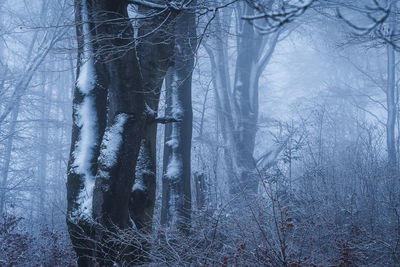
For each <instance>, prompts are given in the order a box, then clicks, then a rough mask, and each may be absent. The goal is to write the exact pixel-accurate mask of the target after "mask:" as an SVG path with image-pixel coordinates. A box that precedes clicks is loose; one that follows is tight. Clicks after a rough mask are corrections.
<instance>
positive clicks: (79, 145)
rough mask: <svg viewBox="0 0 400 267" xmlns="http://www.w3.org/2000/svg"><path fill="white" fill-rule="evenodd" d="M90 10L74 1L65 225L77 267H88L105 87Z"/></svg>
mask: <svg viewBox="0 0 400 267" xmlns="http://www.w3.org/2000/svg"><path fill="white" fill-rule="evenodd" d="M93 10H94V1H91V0H76V1H75V19H76V25H77V27H76V31H77V40H78V64H77V81H76V84H75V91H74V99H73V126H72V136H71V138H72V139H71V152H70V158H69V162H68V179H67V201H68V206H67V223H68V228H69V233H70V237H71V241H72V244H73V246H74V248H75V251H76V253H77V256H78V265H79V266H85V265H86V266H90V259H89V258H88V257H89V256H91V255H92V251H93V249H94V244H93V243H92V242H90V241H89V238H91V237H93V234H92V230H91V223H92V200H93V190H94V184H95V175H96V172H97V158H98V156H99V153H100V143H101V137H102V135H103V133H104V130H105V127H106V103H107V91H106V88H107V87H105V86H104V85H105V84H106V83H105V82H104V75H99V72H100V66H99V65H100V64H99V63H95V56H96V55H95V50H94V44H95V41H94V40H95V35H96V33H95V31H94V30H93V29H94V28H95V25H94V23H92V22H91V21H95V19H94V18H93V14H92V13H94V12H93ZM101 71H103V72H104V70H102V69H101ZM100 79H103V80H100Z"/></svg>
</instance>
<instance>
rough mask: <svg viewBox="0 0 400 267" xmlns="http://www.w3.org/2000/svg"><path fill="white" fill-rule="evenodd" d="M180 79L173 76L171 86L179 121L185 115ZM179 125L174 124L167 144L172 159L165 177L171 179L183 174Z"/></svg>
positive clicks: (174, 110) (173, 114)
mask: <svg viewBox="0 0 400 267" xmlns="http://www.w3.org/2000/svg"><path fill="white" fill-rule="evenodd" d="M178 81H179V79H178V77H177V75H176V73H174V75H173V81H172V84H171V87H172V88H171V91H172V92H171V102H172V110H171V111H172V116H173V117H174V118H177V119H179V118H180V117H181V116H182V115H183V110H182V108H181V103H180V101H179V99H178ZM179 127H180V124H179V123H172V132H171V139H170V140H168V141H167V142H166V144H167V145H168V146H170V147H171V148H172V155H171V159H170V161H169V163H168V166H167V171H166V173H165V176H166V177H167V178H169V179H176V178H178V177H179V175H180V174H181V172H182V159H181V156H180V155H179V154H178V153H177V149H178V147H179V143H180V135H179Z"/></svg>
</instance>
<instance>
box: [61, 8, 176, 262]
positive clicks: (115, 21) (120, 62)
mask: <svg viewBox="0 0 400 267" xmlns="http://www.w3.org/2000/svg"><path fill="white" fill-rule="evenodd" d="M128 4H129V3H128V2H127V1H122V0H119V1H111V0H102V1H91V0H88V1H85V0H76V1H75V16H76V25H77V29H76V30H77V39H78V70H77V71H78V75H77V77H78V78H77V82H76V87H75V92H74V111H73V119H74V124H73V132H72V142H71V153H70V160H69V167H68V182H67V193H68V217H67V222H68V226H69V232H70V236H71V240H72V243H73V245H74V248H75V250H76V252H77V254H78V257H79V259H78V264H79V265H80V266H87V265H90V264H94V262H93V261H92V260H91V258H92V257H93V258H94V259H95V260H96V261H97V262H99V263H100V264H102V265H109V264H111V263H112V262H119V263H128V262H129V263H130V264H132V263H133V262H136V261H138V260H142V258H141V255H140V251H138V250H137V249H136V248H135V247H134V244H130V245H128V246H127V247H125V249H122V247H118V244H115V243H114V242H113V240H112V233H114V232H116V231H117V230H118V229H126V228H129V227H134V225H135V224H136V223H135V222H137V224H138V225H137V227H139V228H141V227H143V224H144V223H145V222H147V223H148V222H149V219H148V217H149V215H151V214H150V213H151V211H152V205H154V204H152V203H151V202H153V203H154V200H152V199H151V198H153V195H152V194H154V192H152V190H153V189H151V188H148V189H149V190H148V194H149V195H148V196H149V198H150V205H147V204H146V205H141V204H140V203H141V202H147V201H146V199H145V197H146V195H145V194H138V192H137V190H136V189H137V186H136V187H134V184H135V178H134V176H135V170H136V173H138V170H137V169H136V166H137V163H138V157H139V152H140V148H141V145H142V144H143V146H142V148H143V149H142V151H146V150H148V148H149V146H151V145H153V144H154V141H153V134H154V130H152V129H149V128H147V129H148V133H149V134H148V135H147V136H146V138H145V139H144V142H142V137H143V136H144V135H145V130H146V125H148V124H150V123H155V122H156V118H155V116H156V114H155V113H153V112H149V108H146V104H145V100H146V97H147V100H149V98H151V96H156V99H153V100H152V101H155V102H156V103H157V102H158V99H157V97H158V96H159V90H160V81H162V79H163V74H164V73H165V71H164V67H161V68H160V69H158V68H157V67H158V65H157V64H158V63H160V62H161V64H162V65H164V64H166V66H168V61H167V62H165V61H164V62H163V60H168V58H170V56H171V55H169V54H168V53H169V49H168V48H169V47H171V46H170V45H160V43H157V42H155V43H154V42H152V41H156V40H157V38H159V37H160V36H158V35H157V32H156V33H155V34H152V33H153V32H152V30H153V29H154V28H147V27H144V28H142V30H144V32H146V31H147V36H146V35H145V36H146V38H149V39H145V40H150V42H149V43H150V44H151V45H150V46H149V47H145V46H144V47H142V48H139V49H143V50H145V51H146V52H145V53H146V54H147V55H148V53H149V52H150V51H152V49H155V50H154V51H158V53H155V56H154V57H151V58H150V59H149V61H148V62H145V60H148V59H146V58H142V60H141V62H140V63H139V62H138V60H137V51H139V49H137V48H136V47H135V45H134V29H133V26H132V24H131V18H130V17H129V16H128ZM150 7H151V6H150ZM167 11H168V12H164V13H163V14H164V15H163V16H165V17H164V19H161V20H160V21H161V22H162V23H161V24H160V25H158V26H159V27H160V28H161V29H160V28H159V29H160V31H165V32H168V28H169V23H170V22H169V19H170V18H172V17H173V16H171V15H170V12H169V10H167ZM172 13H173V12H172ZM150 22H151V23H150V26H152V25H154V24H153V22H152V21H150ZM163 41H164V40H163ZM149 43H146V45H148V44H149ZM163 49H165V50H163ZM171 52H172V49H171ZM165 53H166V54H165ZM165 55H166V56H165ZM158 56H159V57H158ZM141 66H143V68H141ZM142 78H143V79H146V80H145V81H143V80H142ZM152 78H155V79H154V81H151V82H149V80H150V79H152ZM146 90H149V91H146ZM150 90H151V91H150ZM149 102H150V101H149ZM148 106H149V107H150V111H151V106H155V104H151V103H150V104H148ZM152 142H153V143H152ZM151 151H152V148H150V153H148V152H145V153H142V155H141V157H140V159H139V162H140V161H143V160H144V159H145V157H146V154H147V155H151V156H152V154H151ZM153 155H154V154H153ZM143 177H144V176H139V175H138V178H139V179H143ZM151 177H153V176H151ZM151 177H150V178H151ZM136 182H140V181H136ZM151 182H153V181H151V179H150V180H148V181H146V183H151ZM132 191H133V192H132ZM138 196H140V198H138ZM132 201H134V202H132ZM146 210H147V211H146ZM130 211H132V213H133V214H132V215H131V214H130ZM149 211H150V212H149ZM150 222H151V220H150ZM146 227H147V228H149V226H148V225H146ZM132 242H133V241H132ZM115 246H117V249H116V248H115ZM118 248H119V249H118Z"/></svg>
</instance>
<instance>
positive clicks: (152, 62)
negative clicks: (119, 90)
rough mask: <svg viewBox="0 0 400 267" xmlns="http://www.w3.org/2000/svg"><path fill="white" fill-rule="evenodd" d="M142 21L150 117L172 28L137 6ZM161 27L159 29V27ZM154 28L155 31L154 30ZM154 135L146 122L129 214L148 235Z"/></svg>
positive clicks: (153, 186) (168, 58) (141, 53)
mask: <svg viewBox="0 0 400 267" xmlns="http://www.w3.org/2000/svg"><path fill="white" fill-rule="evenodd" d="M138 8H139V9H138V11H139V14H140V15H141V16H142V17H149V19H142V20H140V21H139V22H138V23H139V29H138V39H139V43H138V46H137V55H138V58H139V64H140V71H141V77H142V81H143V91H144V98H145V105H146V111H145V112H146V114H147V115H148V116H149V117H150V118H154V117H155V116H157V113H158V103H159V99H160V92H161V87H162V84H163V81H164V77H165V75H166V72H167V70H168V67H169V66H170V65H171V62H172V58H171V55H172V53H173V49H174V39H173V36H172V35H171V32H172V26H173V24H171V23H170V22H167V23H166V22H165V16H158V17H157V18H154V17H151V16H149V14H151V12H154V10H152V9H149V8H146V7H143V6H139V7H138ZM160 26H161V27H160ZM155 29H156V30H155ZM156 136H157V124H156V123H155V121H154V120H152V119H150V120H147V122H146V126H145V130H144V134H143V140H142V143H141V147H140V153H139V158H138V164H137V167H136V179H135V184H134V186H133V187H132V194H131V199H130V215H131V216H132V219H133V221H134V222H135V224H136V226H137V228H138V229H141V230H144V231H146V232H150V231H151V230H152V229H151V228H152V220H153V211H154V204H155V196H156V195H155V191H156V177H157V176H156V175H157V173H156V171H157V168H156V166H157V165H156V156H157V155H156V154H157V153H156V145H157V142H156Z"/></svg>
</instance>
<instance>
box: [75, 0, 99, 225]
mask: <svg viewBox="0 0 400 267" xmlns="http://www.w3.org/2000/svg"><path fill="white" fill-rule="evenodd" d="M88 20H89V16H88V10H87V6H86V1H82V21H83V30H82V34H83V36H84V44H83V53H81V56H80V64H81V68H80V73H79V77H78V79H77V87H78V88H79V90H80V92H81V93H82V94H83V100H82V103H81V104H80V105H77V106H75V109H76V114H77V115H76V116H77V117H76V124H77V126H78V127H79V128H80V136H79V140H78V141H77V143H76V147H75V151H74V164H73V167H74V171H75V172H76V173H77V174H80V175H82V178H83V188H82V190H81V192H80V194H79V196H78V199H77V204H78V207H79V208H78V210H76V211H75V212H74V213H73V214H72V217H73V218H85V219H87V218H91V214H92V198H93V189H94V175H93V173H92V170H91V163H92V161H93V149H94V147H95V146H96V142H97V138H96V132H97V116H96V114H95V112H96V109H95V106H94V102H95V99H94V97H93V96H92V95H90V93H91V92H92V90H93V89H94V86H95V82H96V73H95V68H94V57H93V49H92V44H91V37H90V29H89V25H88V23H86V22H87V21H88Z"/></svg>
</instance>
